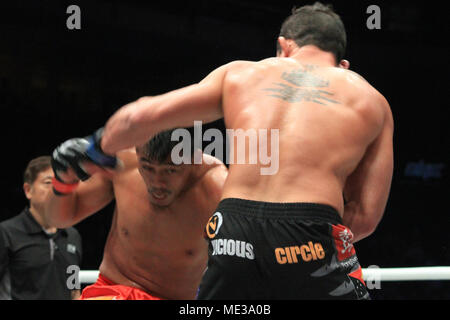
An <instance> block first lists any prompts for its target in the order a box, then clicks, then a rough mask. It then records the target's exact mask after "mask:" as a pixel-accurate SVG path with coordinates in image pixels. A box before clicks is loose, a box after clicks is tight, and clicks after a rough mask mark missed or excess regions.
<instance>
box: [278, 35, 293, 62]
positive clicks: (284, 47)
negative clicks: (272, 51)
mask: <svg viewBox="0 0 450 320" xmlns="http://www.w3.org/2000/svg"><path fill="white" fill-rule="evenodd" d="M278 44H279V45H280V50H279V51H278V52H277V57H279V58H285V57H289V55H290V53H291V45H290V44H289V40H287V39H286V38H285V37H278Z"/></svg>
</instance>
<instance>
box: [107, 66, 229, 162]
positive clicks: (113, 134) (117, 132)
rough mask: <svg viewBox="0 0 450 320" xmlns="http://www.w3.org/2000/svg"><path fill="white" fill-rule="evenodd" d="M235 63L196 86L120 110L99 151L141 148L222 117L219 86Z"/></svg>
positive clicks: (131, 104)
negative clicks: (160, 134) (157, 138)
mask: <svg viewBox="0 0 450 320" xmlns="http://www.w3.org/2000/svg"><path fill="white" fill-rule="evenodd" d="M234 63H236V62H232V63H229V64H227V65H224V66H222V67H220V68H218V69H216V70H214V71H213V72H211V73H210V74H209V75H208V76H207V77H206V78H205V79H203V80H202V81H201V82H200V83H198V84H194V85H191V86H188V87H184V88H181V89H178V90H174V91H171V92H168V93H166V94H163V95H158V96H154V97H143V98H140V99H139V100H137V101H135V102H132V103H130V104H128V105H125V106H124V107H122V108H120V109H119V110H118V111H117V112H116V113H115V114H114V115H113V116H112V117H111V118H110V119H109V120H108V121H107V123H106V125H105V130H104V132H103V137H102V141H101V149H102V150H103V152H105V153H107V154H115V153H116V152H117V151H119V150H121V149H124V148H128V147H133V146H136V145H141V144H143V143H145V142H147V140H148V139H149V138H150V137H152V136H153V135H154V134H156V133H158V132H160V131H163V130H168V129H172V128H178V127H191V126H193V124H194V121H203V122H212V121H215V120H218V119H220V118H222V117H223V112H222V86H223V80H224V78H225V75H226V73H227V70H228V69H229V67H230V66H232V65H233V64H234Z"/></svg>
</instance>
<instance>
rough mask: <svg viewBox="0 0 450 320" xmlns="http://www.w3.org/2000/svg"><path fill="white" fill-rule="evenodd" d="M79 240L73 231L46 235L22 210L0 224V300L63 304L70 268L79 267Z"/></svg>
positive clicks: (70, 273)
mask: <svg viewBox="0 0 450 320" xmlns="http://www.w3.org/2000/svg"><path fill="white" fill-rule="evenodd" d="M81 250H82V248H81V237H80V235H79V233H78V231H77V230H76V229H75V228H67V229H58V231H57V232H56V233H54V234H47V233H46V232H45V231H44V229H43V228H42V227H41V226H40V224H39V223H38V222H37V221H36V220H35V219H34V217H33V216H32V215H31V213H30V211H29V210H28V208H25V209H24V210H23V211H22V212H21V213H20V214H19V215H17V216H15V217H13V218H11V219H9V220H6V221H3V222H2V223H0V299H18V300H38V299H39V300H43V299H51V300H63V299H64V300H65V299H70V298H71V290H69V288H68V285H67V279H68V277H70V276H72V277H73V272H69V273H67V268H68V267H69V266H70V265H75V266H80V263H81V256H82V251H81Z"/></svg>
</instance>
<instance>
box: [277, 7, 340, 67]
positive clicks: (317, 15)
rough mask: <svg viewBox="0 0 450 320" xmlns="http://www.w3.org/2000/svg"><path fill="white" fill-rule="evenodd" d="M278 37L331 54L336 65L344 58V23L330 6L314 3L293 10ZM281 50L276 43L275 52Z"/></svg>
mask: <svg viewBox="0 0 450 320" xmlns="http://www.w3.org/2000/svg"><path fill="white" fill-rule="evenodd" d="M280 37H284V38H286V39H292V40H294V42H295V43H296V44H297V45H298V46H299V47H302V46H305V45H315V46H317V47H319V48H320V49H322V50H324V51H328V52H331V53H333V55H334V57H335V58H336V64H338V63H339V62H340V61H341V59H342V58H343V57H344V54H345V50H346V47H347V35H346V32H345V27H344V23H343V22H342V20H341V18H340V17H339V15H337V14H336V13H335V12H334V11H333V8H332V6H331V5H324V4H322V3H320V2H316V3H314V4H313V5H306V6H303V7H300V8H295V7H294V8H293V9H292V14H291V15H290V16H289V17H287V18H286V19H285V20H284V22H283V24H282V26H281V30H280ZM280 51H281V48H280V45H279V43H278V41H277V52H280Z"/></svg>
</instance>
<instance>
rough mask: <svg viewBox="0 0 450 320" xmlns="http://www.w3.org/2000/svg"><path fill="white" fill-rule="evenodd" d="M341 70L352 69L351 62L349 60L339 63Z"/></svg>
mask: <svg viewBox="0 0 450 320" xmlns="http://www.w3.org/2000/svg"><path fill="white" fill-rule="evenodd" d="M339 68H342V69H350V62H349V61H348V60H345V59H342V60H341V61H340V62H339Z"/></svg>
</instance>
